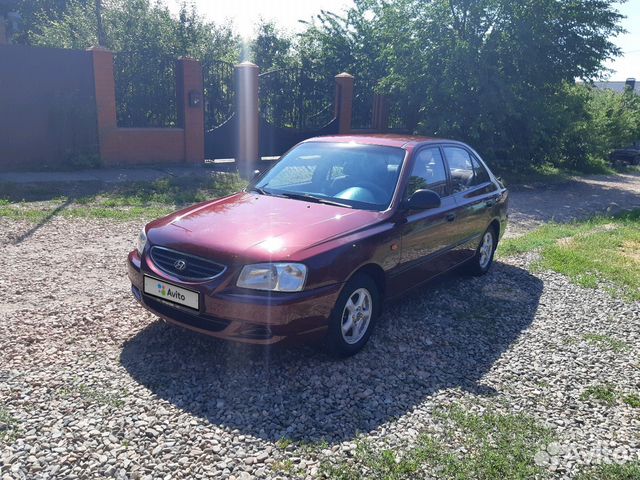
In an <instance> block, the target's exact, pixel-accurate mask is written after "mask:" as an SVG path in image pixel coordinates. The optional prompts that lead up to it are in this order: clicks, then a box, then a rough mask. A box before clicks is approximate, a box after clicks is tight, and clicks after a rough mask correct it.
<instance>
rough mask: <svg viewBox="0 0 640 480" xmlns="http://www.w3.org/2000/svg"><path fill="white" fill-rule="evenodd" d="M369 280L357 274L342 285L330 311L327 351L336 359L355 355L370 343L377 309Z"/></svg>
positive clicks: (374, 289) (376, 296) (375, 289)
mask: <svg viewBox="0 0 640 480" xmlns="http://www.w3.org/2000/svg"><path fill="white" fill-rule="evenodd" d="M379 302H380V294H379V292H378V287H377V285H376V283H375V282H374V281H373V280H372V279H371V277H369V276H367V275H364V274H356V275H354V276H353V278H351V280H349V282H348V283H347V284H346V285H345V287H344V289H343V290H342V293H341V294H340V296H339V297H338V301H337V302H336V306H335V307H334V309H333V313H332V315H331V320H330V322H329V331H328V333H327V346H328V348H329V351H330V352H331V353H332V354H333V355H335V356H339V357H348V356H351V355H353V354H354V353H356V352H358V351H359V350H360V349H362V347H364V345H365V344H366V343H367V341H368V340H369V337H370V336H371V331H372V330H373V325H374V323H375V320H376V316H377V313H378V310H379V307H380V304H379Z"/></svg>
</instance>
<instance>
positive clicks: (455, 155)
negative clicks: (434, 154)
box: [444, 147, 474, 193]
mask: <svg viewBox="0 0 640 480" xmlns="http://www.w3.org/2000/svg"><path fill="white" fill-rule="evenodd" d="M444 154H445V156H446V157H447V163H448V164H449V175H450V176H451V187H452V189H453V193H457V192H464V191H465V190H467V189H468V188H469V187H471V186H472V185H473V181H474V171H473V163H472V161H471V156H470V155H469V152H467V151H466V150H465V149H464V148H460V147H444Z"/></svg>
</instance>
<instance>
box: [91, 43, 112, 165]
mask: <svg viewBox="0 0 640 480" xmlns="http://www.w3.org/2000/svg"><path fill="white" fill-rule="evenodd" d="M89 51H90V52H91V54H92V56H93V81H94V84H95V94H96V114H97V117H98V151H99V153H100V158H101V159H102V162H103V164H105V165H107V164H109V160H112V159H111V158H110V155H109V153H110V152H109V137H110V136H112V135H113V134H114V132H115V130H116V129H117V128H118V123H117V120H116V84H115V80H114V78H113V53H112V52H111V51H109V50H107V49H106V48H103V47H91V48H90V49H89Z"/></svg>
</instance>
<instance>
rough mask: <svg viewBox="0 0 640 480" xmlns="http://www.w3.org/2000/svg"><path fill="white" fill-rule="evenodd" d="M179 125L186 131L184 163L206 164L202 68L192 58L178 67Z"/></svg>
mask: <svg viewBox="0 0 640 480" xmlns="http://www.w3.org/2000/svg"><path fill="white" fill-rule="evenodd" d="M176 97H177V107H178V125H180V126H181V127H182V128H183V129H184V161H185V163H195V164H201V163H203V162H204V108H203V105H204V99H203V80H202V66H201V65H200V62H198V61H197V60H194V59H192V58H180V59H178V63H177V65H176Z"/></svg>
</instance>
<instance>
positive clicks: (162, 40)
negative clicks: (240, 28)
mask: <svg viewBox="0 0 640 480" xmlns="http://www.w3.org/2000/svg"><path fill="white" fill-rule="evenodd" d="M62 10H63V11H62V12H56V13H55V15H54V14H52V15H50V16H47V17H45V16H42V15H40V19H41V20H42V23H41V24H40V25H39V26H38V28H37V29H36V28H34V29H32V30H30V33H29V41H30V42H31V43H32V44H34V45H41V46H49V47H61V48H76V49H85V48H88V47H91V46H93V45H98V43H99V42H98V28H97V23H98V22H97V9H96V4H95V3H94V2H93V1H89V2H84V3H83V2H67V4H65V6H64V9H62ZM102 24H103V30H104V39H103V40H102V42H100V43H102V44H103V46H105V47H106V48H108V49H110V50H112V51H114V52H115V65H114V73H115V76H116V99H117V107H118V121H119V123H120V124H121V125H123V126H174V125H175V122H176V120H177V113H176V104H175V72H174V65H175V60H176V59H177V58H178V57H181V56H188V57H192V58H196V59H198V60H201V61H204V62H210V61H213V60H226V61H231V62H233V61H236V59H237V58H238V54H239V50H240V42H239V39H238V37H237V35H236V34H235V33H234V32H233V30H232V29H231V27H230V26H228V25H221V26H219V25H215V24H213V23H208V22H204V21H203V20H202V19H201V18H200V16H199V15H198V12H197V11H196V9H195V7H193V6H190V7H189V6H187V5H186V4H183V5H182V6H181V9H180V12H179V14H178V16H177V17H174V16H173V15H172V14H171V12H170V11H169V9H168V8H167V7H166V6H165V5H163V4H161V3H152V2H151V1H150V0H111V1H108V2H102Z"/></svg>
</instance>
